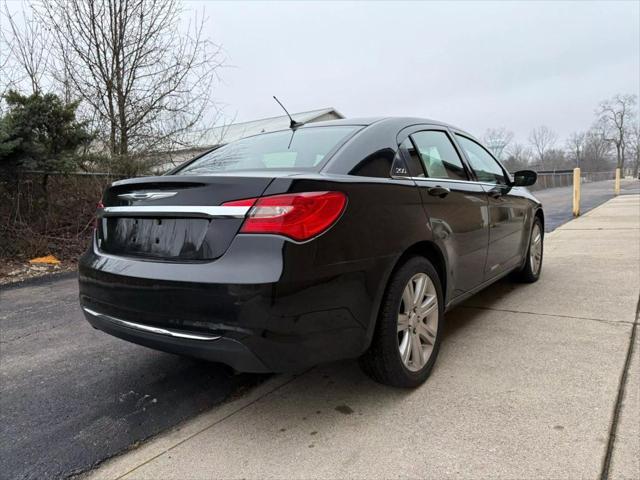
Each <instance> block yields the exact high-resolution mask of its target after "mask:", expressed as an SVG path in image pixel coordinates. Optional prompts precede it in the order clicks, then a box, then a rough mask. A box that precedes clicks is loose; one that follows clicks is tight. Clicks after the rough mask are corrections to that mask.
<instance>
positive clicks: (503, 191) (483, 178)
mask: <svg viewBox="0 0 640 480" xmlns="http://www.w3.org/2000/svg"><path fill="white" fill-rule="evenodd" d="M456 140H457V141H458V143H459V144H460V146H461V148H462V150H463V151H464V153H465V154H466V156H467V160H468V161H469V165H471V168H473V171H474V173H475V176H476V178H477V179H478V181H479V182H480V183H481V185H482V188H483V189H484V190H485V191H486V192H487V196H488V200H489V251H488V253H487V263H486V266H485V278H486V279H490V278H492V277H495V276H496V275H499V274H501V273H504V272H505V271H507V270H510V269H512V268H513V267H514V266H516V265H518V264H519V263H520V262H521V261H522V253H523V252H522V249H523V248H522V247H523V244H524V240H525V237H524V233H525V232H524V226H525V219H526V213H527V201H526V199H525V198H523V197H521V196H520V195H519V194H518V192H519V190H518V189H517V188H513V187H512V186H511V185H510V182H509V179H508V177H507V173H506V172H505V170H504V169H503V168H502V166H501V165H500V163H499V162H498V161H496V160H495V159H494V158H493V156H491V154H490V153H489V152H488V151H487V150H485V149H484V147H482V146H481V145H480V144H479V143H477V142H475V141H474V140H471V139H470V138H467V137H465V136H463V135H460V134H456Z"/></svg>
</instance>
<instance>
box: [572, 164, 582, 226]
mask: <svg viewBox="0 0 640 480" xmlns="http://www.w3.org/2000/svg"><path fill="white" fill-rule="evenodd" d="M579 215H580V169H579V168H574V169H573V216H574V217H577V216H579Z"/></svg>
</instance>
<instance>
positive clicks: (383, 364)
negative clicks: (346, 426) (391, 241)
mask: <svg viewBox="0 0 640 480" xmlns="http://www.w3.org/2000/svg"><path fill="white" fill-rule="evenodd" d="M443 315H444V300H443V295H442V287H441V284H440V278H439V276H438V274H437V272H436V270H435V268H433V265H431V263H430V262H429V261H428V260H427V259H426V258H423V257H412V258H410V259H409V260H408V261H407V262H405V263H404V265H402V266H401V267H400V268H399V269H398V270H397V271H396V272H395V273H394V274H393V276H392V278H391V280H390V282H389V285H388V287H387V291H386V292H385V295H384V298H383V301H382V305H381V307H380V313H379V315H378V322H377V324H376V330H375V333H374V338H373V340H372V343H371V346H370V348H369V350H368V351H367V352H366V353H365V354H364V355H363V356H362V358H361V361H360V364H361V366H362V368H363V370H364V371H365V372H366V373H367V374H368V375H369V376H371V377H372V378H373V379H374V380H376V381H378V382H380V383H384V384H387V385H392V386H396V387H416V386H418V385H420V384H421V383H423V382H424V381H425V380H426V379H427V377H428V376H429V374H430V373H431V369H432V368H433V365H434V364H435V361H436V357H437V355H438V350H439V348H440V337H441V331H442V319H443Z"/></svg>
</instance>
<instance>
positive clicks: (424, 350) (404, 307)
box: [398, 273, 439, 372]
mask: <svg viewBox="0 0 640 480" xmlns="http://www.w3.org/2000/svg"><path fill="white" fill-rule="evenodd" d="M438 317H439V309H438V295H437V293H436V287H435V285H434V283H433V281H432V280H431V278H429V276H428V275H427V274H426V273H417V274H415V275H414V276H413V277H411V279H410V280H409V282H408V283H407V285H406V286H405V288H404V290H403V292H402V300H401V302H400V308H399V312H398V349H399V350H400V358H401V359H402V363H403V364H404V366H405V367H406V368H407V369H408V370H410V371H412V372H417V371H419V370H420V369H422V368H423V367H424V366H425V365H426V363H427V362H428V361H429V358H431V354H432V353H433V347H434V345H435V341H436V335H437V332H438V320H439V319H438Z"/></svg>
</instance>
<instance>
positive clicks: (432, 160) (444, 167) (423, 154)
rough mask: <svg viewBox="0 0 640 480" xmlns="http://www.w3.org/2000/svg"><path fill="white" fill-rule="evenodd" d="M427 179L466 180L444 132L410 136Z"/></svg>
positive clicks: (433, 131) (465, 173)
mask: <svg viewBox="0 0 640 480" xmlns="http://www.w3.org/2000/svg"><path fill="white" fill-rule="evenodd" d="M411 138H412V140H413V142H414V143H415V145H416V148H417V149H418V154H419V155H420V160H421V161H422V165H423V166H424V169H425V172H426V174H427V177H429V178H443V179H452V180H468V179H469V178H468V177H467V172H466V171H465V169H464V166H463V165H462V160H460V156H459V155H458V152H456V149H455V148H454V146H453V144H452V143H451V140H450V139H449V136H448V135H447V134H446V133H445V132H441V131H437V130H431V131H424V132H416V133H414V134H413V135H411Z"/></svg>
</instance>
